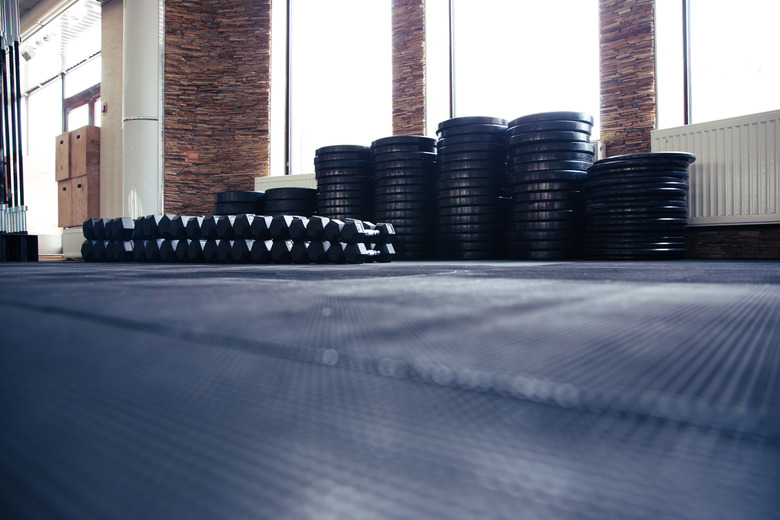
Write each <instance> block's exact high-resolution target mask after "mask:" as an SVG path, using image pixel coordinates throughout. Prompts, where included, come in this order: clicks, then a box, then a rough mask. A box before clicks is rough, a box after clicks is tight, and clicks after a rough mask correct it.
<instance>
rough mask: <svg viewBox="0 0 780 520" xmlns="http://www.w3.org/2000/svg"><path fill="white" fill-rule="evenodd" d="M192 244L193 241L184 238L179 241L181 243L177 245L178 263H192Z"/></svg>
mask: <svg viewBox="0 0 780 520" xmlns="http://www.w3.org/2000/svg"><path fill="white" fill-rule="evenodd" d="M190 242H192V240H188V239H186V238H183V239H181V240H179V242H178V243H177V244H176V251H175V252H176V261H177V262H189V261H190V251H189V249H190Z"/></svg>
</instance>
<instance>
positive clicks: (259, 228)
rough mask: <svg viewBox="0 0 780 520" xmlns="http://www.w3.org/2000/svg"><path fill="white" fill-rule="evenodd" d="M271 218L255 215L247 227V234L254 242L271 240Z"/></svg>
mask: <svg viewBox="0 0 780 520" xmlns="http://www.w3.org/2000/svg"><path fill="white" fill-rule="evenodd" d="M272 221H273V217H271V216H268V215H255V216H254V218H253V219H252V222H251V224H250V226H249V234H250V235H251V236H252V238H254V239H255V240H271V222H272Z"/></svg>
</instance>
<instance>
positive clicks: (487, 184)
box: [433, 177, 504, 193]
mask: <svg viewBox="0 0 780 520" xmlns="http://www.w3.org/2000/svg"><path fill="white" fill-rule="evenodd" d="M433 188H434V190H436V191H443V190H469V189H492V190H493V191H494V192H496V193H500V192H503V191H504V183H503V182H501V180H500V179H493V178H485V179H483V178H479V177H477V178H470V177H467V178H465V179H442V180H439V181H437V182H436V183H435V184H434V186H433Z"/></svg>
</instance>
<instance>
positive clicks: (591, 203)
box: [585, 199, 688, 210]
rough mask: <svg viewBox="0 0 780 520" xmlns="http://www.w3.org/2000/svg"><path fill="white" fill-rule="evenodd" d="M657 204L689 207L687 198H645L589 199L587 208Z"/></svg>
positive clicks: (634, 206) (636, 206)
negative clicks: (624, 199)
mask: <svg viewBox="0 0 780 520" xmlns="http://www.w3.org/2000/svg"><path fill="white" fill-rule="evenodd" d="M656 206H677V207H678V208H687V207H688V201H686V200H667V199H654V200H653V199H651V200H643V201H641V202H636V201H634V202H613V201H606V202H605V201H587V200H586V203H585V207H586V208H593V209H597V210H598V209H603V208H617V209H619V208H654V207H656Z"/></svg>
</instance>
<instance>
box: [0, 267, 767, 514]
mask: <svg viewBox="0 0 780 520" xmlns="http://www.w3.org/2000/svg"><path fill="white" fill-rule="evenodd" d="M0 287H2V292H0V337H1V338H2V346H1V347H0V425H1V426H0V516H1V517H2V518H74V519H82V518H112V519H114V518H117V519H123V518H127V519H137V518H166V519H168V518H192V519H200V518H295V519H298V518H355V519H363V518H404V519H408V518H545V519H547V518H594V519H596V518H599V519H603V518H652V519H657V518H692V519H693V518H696V519H698V518H707V519H711V518H724V519H725V518H729V519H733V518H751V519H754V518H776V515H777V511H778V510H779V508H780V494H778V493H777V489H780V442H778V441H780V402H779V401H778V386H780V378H778V374H779V373H780V352H778V349H780V263H778V262H693V261H679V262H614V263H613V262H567V263H563V262H562V263H553V262H548V263H535V262H483V263H479V262H470V263H463V262H455V263H447V262H426V263H412V262H394V263H391V264H371V265H360V266H338V265H332V266H330V265H329V266H277V265H267V266H266V265H263V266H217V265H213V266H209V265H202V266H180V265H153V266H152V265H143V264H130V265H116V264H97V265H95V264H83V263H76V262H57V263H46V262H41V263H38V264H35V265H18V264H17V265H8V264H6V265H0Z"/></svg>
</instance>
